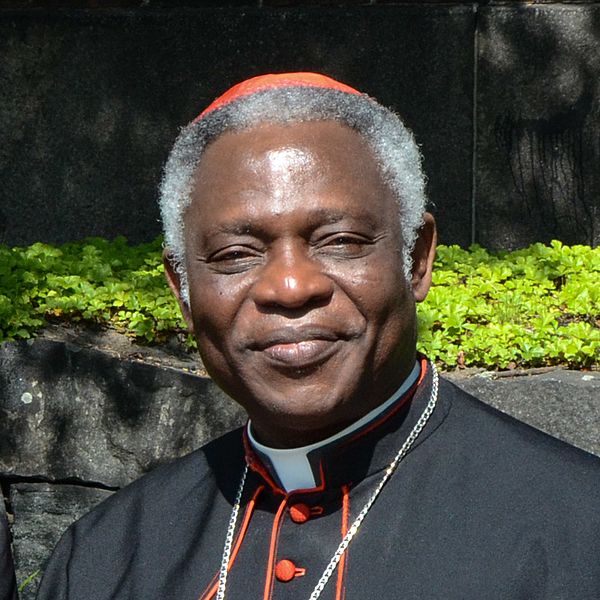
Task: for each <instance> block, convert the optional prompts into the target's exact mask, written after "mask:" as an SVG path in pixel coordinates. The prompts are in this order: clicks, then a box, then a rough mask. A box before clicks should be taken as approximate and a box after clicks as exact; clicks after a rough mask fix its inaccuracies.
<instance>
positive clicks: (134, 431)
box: [0, 338, 245, 487]
mask: <svg viewBox="0 0 600 600" xmlns="http://www.w3.org/2000/svg"><path fill="white" fill-rule="evenodd" d="M244 420H245V416H244V414H243V412H242V410H241V409H240V408H239V406H238V405H237V404H235V403H234V402H233V401H231V400H230V399H229V398H227V397H226V396H225V394H223V393H222V392H221V391H220V390H219V389H218V388H217V387H216V386H215V385H214V383H213V382H212V381H211V380H210V379H208V378H206V377H200V376H198V375H192V374H189V373H186V372H183V371H180V370H176V369H172V368H160V367H157V366H155V365H152V364H147V363H143V362H135V361H128V360H121V359H119V357H118V356H114V355H111V354H108V353H106V352H103V351H100V350H97V349H93V348H83V347H81V346H77V345H75V344H72V343H69V342H61V341H54V340H47V339H41V338H38V339H36V340H32V341H30V342H13V343H6V344H3V345H2V346H0V475H1V474H4V475H11V476H15V475H16V476H19V477H35V478H44V479H51V480H59V481H64V480H69V481H82V482H92V483H94V482H97V483H100V484H102V485H103V486H113V487H119V486H123V485H125V484H127V483H128V482H130V481H132V480H133V479H136V478H137V477H139V476H140V475H141V474H142V473H144V472H146V471H148V470H149V469H151V468H152V467H154V466H156V465H157V464H159V463H162V462H166V461H169V460H171V459H173V458H176V457H177V456H181V455H183V454H187V453H188V452H191V451H192V450H194V449H196V448H198V447H199V446H201V445H202V444H204V443H205V442H207V441H208V440H209V439H211V438H213V437H216V436H217V435H220V434H222V433H224V432H225V431H228V430H230V429H232V428H233V427H235V426H237V425H239V424H241V423H242V422H243V421H244Z"/></svg>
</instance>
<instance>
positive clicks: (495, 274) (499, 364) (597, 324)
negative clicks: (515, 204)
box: [419, 241, 600, 369]
mask: <svg viewBox="0 0 600 600" xmlns="http://www.w3.org/2000/svg"><path fill="white" fill-rule="evenodd" d="M599 280H600V249H598V248H596V249H593V248H590V247H588V246H572V247H569V246H564V245H563V244H561V243H560V242H558V241H553V242H552V243H551V244H550V245H549V246H546V245H544V244H533V245H532V246H530V247H529V248H526V249H524V250H517V251H514V252H499V253H496V254H494V253H490V252H488V251H486V250H485V249H483V248H481V247H479V246H476V245H475V246H471V248H469V250H463V249H461V248H459V247H458V246H449V247H444V246H442V247H440V248H439V250H438V256H437V260H436V264H435V270H434V275H433V287H432V289H431V291H430V293H429V296H428V298H427V300H426V301H425V302H424V303H423V305H422V307H421V309H420V311H419V347H420V349H421V350H422V351H423V352H425V353H426V354H428V355H429V356H430V357H431V358H433V359H434V360H436V361H437V362H439V363H441V364H442V365H443V366H445V367H447V368H451V367H455V366H457V365H458V366H481V367H487V368H490V367H495V368H501V369H505V368H508V367H515V366H520V367H539V366H547V365H557V364H562V365H568V366H571V367H578V368H582V367H583V368H585V367H592V366H593V365H597V363H598V355H599V349H600V286H599V285H598V281H599Z"/></svg>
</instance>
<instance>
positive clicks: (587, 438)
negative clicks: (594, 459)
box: [446, 369, 600, 456]
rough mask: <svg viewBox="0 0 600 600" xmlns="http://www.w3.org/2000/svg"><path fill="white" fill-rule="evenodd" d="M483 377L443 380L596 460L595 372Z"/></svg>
mask: <svg viewBox="0 0 600 600" xmlns="http://www.w3.org/2000/svg"><path fill="white" fill-rule="evenodd" d="M488 375H489V374H483V376H482V375H476V376H475V377H470V378H468V379H465V378H460V377H456V376H453V375H452V374H446V377H449V378H450V379H451V380H452V381H453V382H454V383H456V384H457V385H459V386H460V387H461V388H463V389H464V390H465V391H467V392H469V393H471V394H473V395H474V396H477V397H478V398H480V399H481V400H483V401H484V402H486V403H488V404H490V405H491V406H494V407H495V408H498V409H499V410H501V411H502V412H505V413H508V414H509V415H512V416H513V417H516V418H517V419H519V421H523V422H525V423H527V424H528V425H532V426H533V427H535V428H536V429H541V430H542V431H545V432H546V433H549V434H550V435H552V436H554V437H557V438H559V439H561V440H563V441H565V442H567V443H569V444H572V445H573V446H577V447H578V448H581V449H583V450H587V451H588V452H591V453H593V454H596V455H598V456H600V373H598V372H585V371H566V370H561V369H557V370H555V371H552V372H549V373H544V374H540V375H531V376H520V377H502V378H500V379H496V380H493V379H490V378H489V376H488Z"/></svg>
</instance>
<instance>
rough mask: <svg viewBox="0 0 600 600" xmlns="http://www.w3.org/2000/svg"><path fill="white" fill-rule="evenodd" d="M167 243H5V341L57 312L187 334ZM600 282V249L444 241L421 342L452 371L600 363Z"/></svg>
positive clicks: (126, 328)
mask: <svg viewBox="0 0 600 600" xmlns="http://www.w3.org/2000/svg"><path fill="white" fill-rule="evenodd" d="M161 249H162V240H161V239H160V238H158V239H156V240H155V241H154V242H152V243H149V244H142V245H138V246H130V245H128V244H127V242H126V240H125V239H124V238H117V239H115V240H114V241H107V240H104V239H100V238H91V239H87V240H84V241H83V242H77V243H68V244H64V245H62V246H50V245H48V244H41V243H37V244H33V245H32V246H29V247H27V248H7V247H2V246H0V341H6V340H14V339H24V338H28V337H31V336H32V335H34V334H35V332H36V331H37V330H39V329H41V328H42V327H43V326H44V325H45V324H46V323H47V322H49V321H56V320H58V321H62V320H67V321H71V322H81V323H86V324H90V325H94V326H100V327H111V328H114V329H116V330H118V331H121V332H124V333H126V334H127V335H130V336H132V337H134V338H136V339H137V340H138V341H141V342H144V343H161V342H163V341H165V340H166V339H167V338H168V337H170V336H172V335H175V334H177V335H180V336H187V333H186V327H185V323H184V322H183V319H182V318H181V314H180V312H179V308H178V306H177V303H176V301H175V299H174V298H173V296H172V294H171V292H170V291H169V289H168V286H167V285H166V282H165V278H164V272H163V266H162V261H161ZM598 280H600V249H599V248H596V249H593V248H590V247H587V246H571V247H569V246H565V245H563V244H561V243H560V242H557V241H554V242H552V243H551V244H550V245H544V244H534V245H532V246H530V247H529V248H526V249H524V250H517V251H514V252H498V253H491V252H488V251H487V250H485V249H483V248H481V247H479V246H471V248H469V249H468V250H464V249H461V248H459V247H458V246H441V247H440V248H439V249H438V255H437V259H436V264H435V270H434V275H433V286H432V289H431V291H430V293H429V296H428V298H427V300H426V301H425V302H424V303H422V304H420V305H419V307H418V316H419V349H420V350H421V351H423V352H424V353H426V354H427V355H428V356H430V357H431V358H432V359H434V360H435V361H436V362H437V363H438V364H440V366H442V367H444V368H454V367H456V366H461V367H462V366H479V367H485V368H500V369H506V368H510V367H515V366H519V367H539V366H546V365H558V364H561V365H567V366H571V367H575V368H590V367H593V366H597V364H598V355H599V349H600V286H599V285H598V283H597V282H598ZM186 339H187V343H188V344H189V345H190V346H193V344H194V342H193V340H192V338H191V336H187V338H186Z"/></svg>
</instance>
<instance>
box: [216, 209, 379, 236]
mask: <svg viewBox="0 0 600 600" xmlns="http://www.w3.org/2000/svg"><path fill="white" fill-rule="evenodd" d="M309 219H310V220H311V221H312V222H313V223H314V224H315V225H318V226H322V225H335V224H336V223H339V222H341V221H343V220H344V219H355V220H357V221H360V222H361V223H366V224H367V225H374V223H373V219H372V218H371V217H370V215H367V214H360V215H355V214H352V213H350V212H348V211H344V210H332V209H325V208H322V209H321V208H317V209H315V210H313V211H311V213H310V216H309ZM263 232H264V229H263V227H262V225H261V223H256V222H252V221H250V220H248V219H240V220H233V221H226V222H224V223H220V224H218V225H217V226H216V227H215V229H214V230H213V231H211V232H210V233H209V235H210V236H214V235H220V234H224V235H238V236H242V235H251V236H253V235H260V234H261V233H263Z"/></svg>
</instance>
